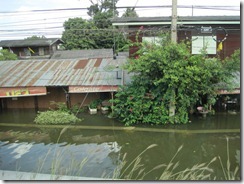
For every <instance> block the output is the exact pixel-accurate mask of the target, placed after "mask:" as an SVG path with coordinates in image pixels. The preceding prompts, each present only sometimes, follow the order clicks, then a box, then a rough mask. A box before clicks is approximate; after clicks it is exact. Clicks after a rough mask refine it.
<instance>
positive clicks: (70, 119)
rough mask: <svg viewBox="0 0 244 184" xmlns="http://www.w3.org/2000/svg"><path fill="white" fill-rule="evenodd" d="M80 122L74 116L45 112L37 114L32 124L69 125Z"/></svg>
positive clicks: (59, 112) (58, 112)
mask: <svg viewBox="0 0 244 184" xmlns="http://www.w3.org/2000/svg"><path fill="white" fill-rule="evenodd" d="M79 121H81V120H80V119H79V118H77V117H76V116H75V115H74V114H70V113H68V112H63V111H50V110H49V111H45V112H38V115H37V117H36V118H35V120H34V122H35V123H37V124H42V125H46V124H48V125H50V124H51V125H57V124H71V123H77V122H79Z"/></svg>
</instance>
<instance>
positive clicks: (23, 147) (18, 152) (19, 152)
mask: <svg viewBox="0 0 244 184" xmlns="http://www.w3.org/2000/svg"><path fill="white" fill-rule="evenodd" d="M32 146H33V144H32V143H21V144H19V143H13V144H11V145H10V146H9V147H8V148H9V149H10V148H14V147H16V148H15V149H14V150H13V151H12V152H11V153H10V154H15V155H14V156H13V157H14V158H15V159H18V158H21V157H22V156H23V155H24V154H26V153H28V152H29V151H30V149H31V147H32Z"/></svg>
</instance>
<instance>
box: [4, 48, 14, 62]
mask: <svg viewBox="0 0 244 184" xmlns="http://www.w3.org/2000/svg"><path fill="white" fill-rule="evenodd" d="M17 59H18V57H17V55H16V54H14V53H11V52H9V51H8V50H7V49H2V50H0V61H6V60H17Z"/></svg>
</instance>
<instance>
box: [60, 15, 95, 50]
mask: <svg viewBox="0 0 244 184" xmlns="http://www.w3.org/2000/svg"><path fill="white" fill-rule="evenodd" d="M64 29H65V31H64V32H63V35H62V40H63V41H64V44H63V45H64V47H65V48H66V49H68V50H72V49H96V48H99V47H98V46H97V44H96V40H95V38H96V36H97V34H98V29H97V27H96V26H95V25H94V22H93V21H91V20H85V19H82V18H70V19H69V20H68V21H65V22H64Z"/></svg>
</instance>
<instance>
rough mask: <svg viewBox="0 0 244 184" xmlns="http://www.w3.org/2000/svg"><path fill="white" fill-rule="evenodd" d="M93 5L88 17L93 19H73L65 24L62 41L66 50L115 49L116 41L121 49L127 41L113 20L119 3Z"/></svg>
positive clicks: (106, 0) (104, 0) (110, 2)
mask: <svg viewBox="0 0 244 184" xmlns="http://www.w3.org/2000/svg"><path fill="white" fill-rule="evenodd" d="M99 2H100V3H98V2H97V3H93V1H91V3H92V5H91V6H90V8H88V15H89V16H91V18H92V19H90V20H85V19H82V18H71V19H69V20H68V21H66V22H65V23H64V30H65V31H64V32H63V35H62V40H63V41H64V42H65V43H64V44H63V45H64V47H65V48H66V49H68V50H72V49H99V48H113V47H114V41H115V42H116V49H121V48H123V46H124V45H125V44H126V40H125V38H124V37H123V35H122V34H121V33H119V32H118V30H116V29H114V28H113V26H112V23H111V20H110V19H111V18H112V17H113V16H117V15H118V12H117V10H116V9H115V10H114V8H113V5H114V6H115V5H116V3H117V1H116V0H115V1H114V2H113V1H112V0H101V1H99Z"/></svg>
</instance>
